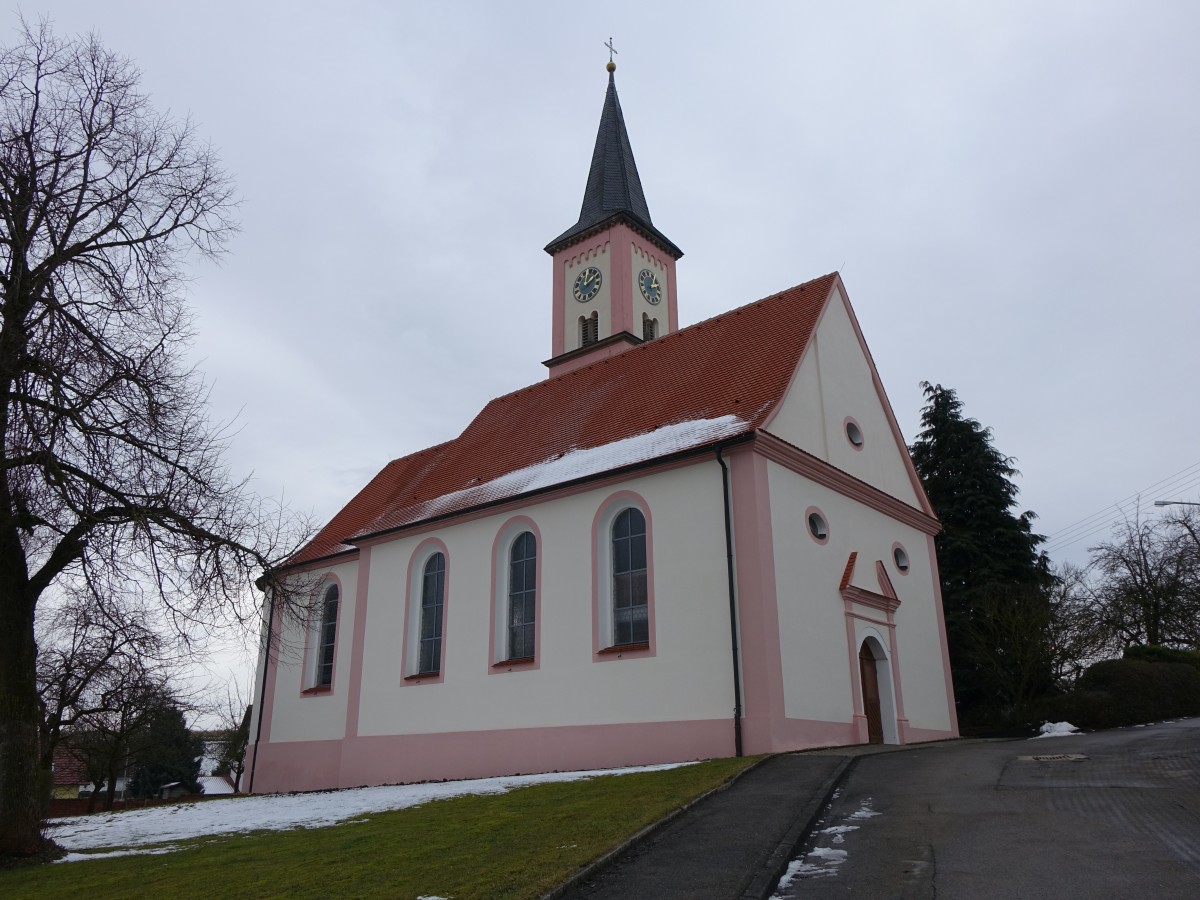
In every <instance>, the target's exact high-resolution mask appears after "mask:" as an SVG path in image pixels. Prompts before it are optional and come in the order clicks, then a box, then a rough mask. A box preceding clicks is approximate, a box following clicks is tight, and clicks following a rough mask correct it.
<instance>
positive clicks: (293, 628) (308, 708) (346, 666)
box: [252, 561, 358, 742]
mask: <svg viewBox="0 0 1200 900" xmlns="http://www.w3.org/2000/svg"><path fill="white" fill-rule="evenodd" d="M298 577H300V578H303V579H305V580H306V581H313V580H314V579H315V578H317V577H320V579H321V580H320V581H317V582H316V586H315V587H314V594H315V595H317V596H318V597H319V596H320V595H321V594H322V593H323V590H324V587H325V586H326V585H327V584H328V580H329V578H330V577H336V578H337V579H338V580H339V582H340V585H341V596H340V599H339V605H338V625H337V638H336V640H337V647H336V650H335V651H334V658H333V685H332V690H330V691H329V692H328V693H320V694H303V693H302V691H303V690H304V688H305V687H307V685H306V683H305V678H306V672H305V661H306V652H305V651H306V646H307V644H309V643H311V635H312V629H311V628H309V627H305V626H304V625H303V624H302V623H299V622H295V621H291V622H289V623H288V627H287V628H286V629H285V631H284V633H283V639H282V641H281V642H280V646H279V654H280V655H279V671H278V673H277V675H276V680H275V694H274V702H273V705H272V713H271V734H270V740H272V741H280V742H285V741H300V740H306V741H320V740H332V739H337V738H341V737H343V736H344V734H345V729H346V699H347V696H348V687H349V681H350V660H351V654H352V649H353V647H352V645H353V642H354V615H355V608H354V607H355V603H354V595H355V592H356V591H357V589H358V563H357V562H355V561H350V562H342V563H338V564H337V565H333V566H330V567H329V568H328V569H326V570H324V571H323V572H322V573H320V574H319V575H317V574H314V573H306V574H304V575H302V576H298ZM315 614H316V615H317V616H318V617H319V616H320V614H321V613H320V609H319V607H318V609H317V610H316V611H315ZM314 652H315V650H314V648H312V647H307V661H308V663H309V667H310V668H311V663H312V657H313V653H314ZM259 689H261V685H260V686H259ZM258 696H260V695H257V694H256V697H255V706H256V707H257V706H258ZM255 724H257V723H255ZM253 733H254V732H252V735H253Z"/></svg>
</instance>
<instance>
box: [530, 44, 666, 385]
mask: <svg viewBox="0 0 1200 900" xmlns="http://www.w3.org/2000/svg"><path fill="white" fill-rule="evenodd" d="M610 50H611V47H610ZM615 69H616V65H615V64H614V63H613V62H612V60H611V58H610V60H609V63H608V91H607V93H606V94H605V96H604V108H603V110H602V111H601V113H600V128H599V130H598V131H597V132H596V146H595V148H594V149H593V151H592V164H591V168H590V169H589V170H588V179H587V187H586V188H585V189H584V192H583V205H582V207H581V208H580V210H579V221H577V222H576V223H575V224H574V225H572V226H571V227H570V228H568V229H567V230H566V231H564V232H563V233H562V234H560V235H559V236H558V237H556V238H555V239H554V240H552V241H551V242H550V243H549V244H547V245H546V252H547V253H549V254H550V255H551V256H553V257H554V327H553V337H552V341H551V349H552V353H553V355H552V357H551V358H550V359H549V360H547V361H546V365H547V366H548V367H549V368H550V374H551V376H553V375H556V374H559V373H561V372H568V371H570V370H571V369H574V368H577V367H579V366H582V365H586V364H587V363H589V362H592V361H594V360H595V359H599V358H602V357H605V356H611V355H613V354H615V353H620V352H621V351H623V350H625V349H627V348H628V347H629V346H631V345H636V344H640V343H643V342H644V341H648V340H653V339H654V338H656V337H661V336H662V335H664V334H668V333H670V332H672V331H675V330H676V328H678V315H677V309H676V304H675V261H676V260H677V259H679V258H680V257H681V256H683V251H682V250H680V249H679V248H678V247H676V246H675V244H674V243H673V242H672V241H670V240H669V239H668V238H667V237H666V235H664V234H663V233H662V232H661V231H659V230H658V229H657V228H655V227H654V223H653V222H652V221H651V220H650V207H649V206H648V205H647V203H646V195H645V193H644V192H643V190H642V179H641V177H640V176H639V175H638V170H637V163H635V162H634V159H633V148H632V146H631V144H630V142H629V132H628V131H627V130H626V128H625V116H624V114H623V113H622V112H621V102H620V100H619V99H618V97H617V84H616V79H615V78H614V75H613V73H614V71H615Z"/></svg>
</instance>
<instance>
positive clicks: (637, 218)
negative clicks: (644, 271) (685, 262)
mask: <svg viewBox="0 0 1200 900" xmlns="http://www.w3.org/2000/svg"><path fill="white" fill-rule="evenodd" d="M615 69H616V66H615V65H614V64H613V63H611V62H610V63H609V69H608V93H607V94H605V96H604V111H603V112H602V113H601V114H600V130H599V131H598V132H596V148H595V149H594V150H593V151H592V167H591V169H590V170H589V171H588V180H587V188H586V189H585V190H584V192H583V207H582V208H581V209H580V211H579V221H578V222H576V223H575V224H574V225H572V226H571V227H570V228H568V229H567V230H566V231H564V232H563V233H562V234H560V235H559V236H558V237H556V238H555V239H554V240H552V241H551V242H550V243H549V244H547V245H546V252H547V253H550V254H552V255H553V254H554V253H556V252H557V251H559V250H561V249H562V248H563V247H565V246H567V245H568V244H572V243H574V242H575V241H576V240H577V239H580V238H582V237H584V236H586V235H587V234H590V233H593V232H596V231H599V230H600V229H601V228H605V227H607V226H608V225H611V224H613V222H614V221H615V220H617V219H622V220H624V221H625V222H627V223H628V224H630V225H632V226H633V227H634V228H636V229H637V230H639V231H641V232H643V233H644V234H645V235H646V237H648V238H649V239H650V240H652V241H653V242H654V243H655V244H658V245H659V246H660V247H661V248H662V249H663V250H664V251H665V252H667V253H670V254H671V255H672V256H673V257H674V258H675V259H679V257H681V256H683V251H682V250H680V249H679V248H678V247H676V246H675V245H674V244H673V243H671V241H669V240H667V237H666V235H664V234H663V233H662V232H661V231H659V230H658V229H657V228H655V227H654V225H653V223H652V222H651V221H650V208H649V207H648V206H647V205H646V195H645V194H644V193H642V180H641V179H640V178H639V177H638V171H637V164H636V163H635V162H634V161H633V148H632V147H631V146H630V145H629V132H628V131H626V130H625V117H624V116H623V115H622V114H621V101H620V100H618V99H617V83H616V79H615V78H614V77H613V71H614V70H615Z"/></svg>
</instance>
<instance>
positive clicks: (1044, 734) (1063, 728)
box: [1030, 722, 1079, 741]
mask: <svg viewBox="0 0 1200 900" xmlns="http://www.w3.org/2000/svg"><path fill="white" fill-rule="evenodd" d="M1038 731H1039V732H1040V733H1039V734H1035V735H1034V736H1033V737H1031V738H1030V740H1031V741H1036V740H1037V739H1038V738H1048V737H1066V736H1067V735H1069V734H1079V729H1078V728H1076V727H1075V726H1074V725H1072V724H1071V723H1070V722H1046V723H1045V724H1044V725H1042V727H1041V728H1039V729H1038Z"/></svg>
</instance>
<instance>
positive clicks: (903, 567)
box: [892, 547, 908, 572]
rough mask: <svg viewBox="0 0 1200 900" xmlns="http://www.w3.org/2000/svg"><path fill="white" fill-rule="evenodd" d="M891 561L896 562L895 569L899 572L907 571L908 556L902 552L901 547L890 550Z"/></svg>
mask: <svg viewBox="0 0 1200 900" xmlns="http://www.w3.org/2000/svg"><path fill="white" fill-rule="evenodd" d="M892 559H894V560H895V561H896V568H897V569H899V570H900V571H901V572H907V571H908V554H907V553H905V552H904V548H903V547H896V548H894V549H893V550H892Z"/></svg>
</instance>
